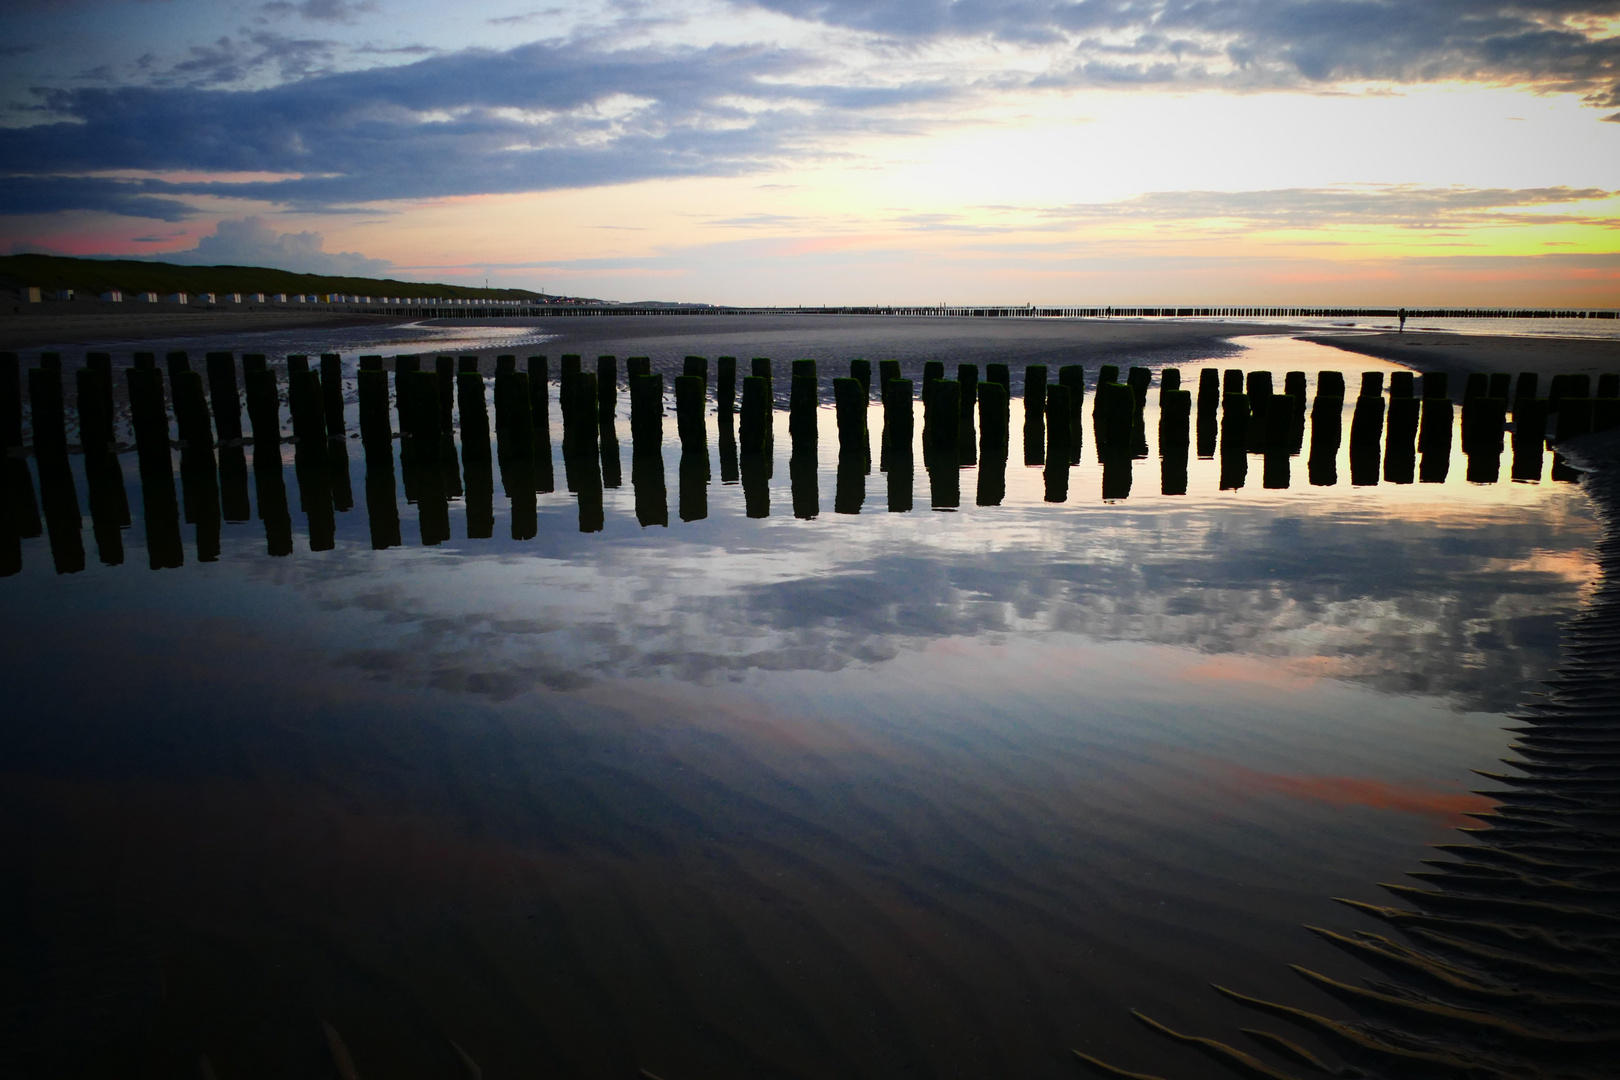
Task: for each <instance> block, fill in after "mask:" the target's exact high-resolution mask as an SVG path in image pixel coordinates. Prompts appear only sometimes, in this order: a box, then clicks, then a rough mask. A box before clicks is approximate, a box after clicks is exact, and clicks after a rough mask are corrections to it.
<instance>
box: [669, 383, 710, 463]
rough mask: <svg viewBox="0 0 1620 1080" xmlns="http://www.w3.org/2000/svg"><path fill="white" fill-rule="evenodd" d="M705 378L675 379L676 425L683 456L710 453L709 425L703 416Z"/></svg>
mask: <svg viewBox="0 0 1620 1080" xmlns="http://www.w3.org/2000/svg"><path fill="white" fill-rule="evenodd" d="M703 411H704V410H703V377H702V376H701V375H677V376H676V377H675V423H676V428H677V430H678V431H679V433H680V437H681V454H682V456H683V457H684V456H685V455H688V454H696V453H703V454H705V455H706V454H708V452H709V432H708V425H707V423H706V422H705V419H704V415H703Z"/></svg>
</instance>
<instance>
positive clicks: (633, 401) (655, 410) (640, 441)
mask: <svg viewBox="0 0 1620 1080" xmlns="http://www.w3.org/2000/svg"><path fill="white" fill-rule="evenodd" d="M663 446H664V377H663V376H662V375H636V376H633V377H632V378H631V380H630V447H631V453H632V455H634V456H638V457H639V456H642V455H646V454H659V455H661V454H662V453H663ZM660 468H662V466H660Z"/></svg>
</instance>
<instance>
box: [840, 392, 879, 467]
mask: <svg viewBox="0 0 1620 1080" xmlns="http://www.w3.org/2000/svg"><path fill="white" fill-rule="evenodd" d="M866 402H867V397H866V388H865V387H863V386H862V385H861V381H860V380H859V379H857V378H854V377H853V376H852V377H850V378H847V379H834V380H833V405H834V407H835V408H836V410H837V413H838V453H839V455H840V456H841V457H842V456H847V455H851V454H859V455H860V456H861V460H862V461H863V462H864V461H865V460H866V455H867V454H869V453H870V452H871V450H870V444H869V443H868V441H867V437H866Z"/></svg>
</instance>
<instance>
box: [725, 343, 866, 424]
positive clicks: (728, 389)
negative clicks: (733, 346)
mask: <svg viewBox="0 0 1620 1080" xmlns="http://www.w3.org/2000/svg"><path fill="white" fill-rule="evenodd" d="M714 365H715V367H714V403H715V405H716V406H717V407H718V408H719V410H720V411H721V412H723V413H729V412H733V411H735V409H736V408H737V358H736V357H735V356H722V357H720V358H719V359H717V360H716V361H715V362H714ZM870 374H871V373H870V371H868V375H870Z"/></svg>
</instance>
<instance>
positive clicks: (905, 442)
mask: <svg viewBox="0 0 1620 1080" xmlns="http://www.w3.org/2000/svg"><path fill="white" fill-rule="evenodd" d="M911 395H912V390H911V380H910V379H890V380H889V381H888V382H886V383H884V384H883V447H884V450H885V451H886V453H887V455H888V458H889V460H890V463H891V467H892V463H893V460H894V455H896V454H898V453H904V454H905V455H906V456H907V457H908V458H909V457H910V455H911V443H912V430H913V428H912V425H913V423H914V421H913V414H912V404H911V402H912V396H911Z"/></svg>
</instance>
